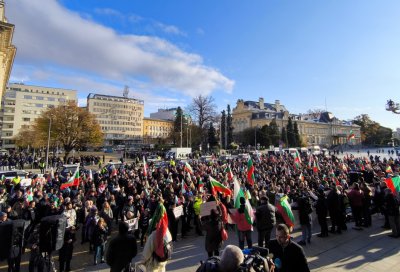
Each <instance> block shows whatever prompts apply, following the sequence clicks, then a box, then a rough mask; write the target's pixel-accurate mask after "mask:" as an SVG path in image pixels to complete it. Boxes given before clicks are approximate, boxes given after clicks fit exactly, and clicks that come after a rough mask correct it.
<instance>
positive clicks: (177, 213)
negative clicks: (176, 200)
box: [173, 205, 183, 219]
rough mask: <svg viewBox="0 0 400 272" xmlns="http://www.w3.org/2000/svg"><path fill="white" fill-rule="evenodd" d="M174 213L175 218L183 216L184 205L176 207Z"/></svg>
mask: <svg viewBox="0 0 400 272" xmlns="http://www.w3.org/2000/svg"><path fill="white" fill-rule="evenodd" d="M173 213H174V216H175V219H178V218H179V217H181V216H182V215H183V206H182V205H180V206H178V207H176V208H174V210H173Z"/></svg>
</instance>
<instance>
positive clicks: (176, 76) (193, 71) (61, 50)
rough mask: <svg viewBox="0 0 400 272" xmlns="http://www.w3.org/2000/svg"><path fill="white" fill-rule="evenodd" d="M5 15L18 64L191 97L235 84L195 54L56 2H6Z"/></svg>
mask: <svg viewBox="0 0 400 272" xmlns="http://www.w3.org/2000/svg"><path fill="white" fill-rule="evenodd" d="M43 7H46V8H43ZM6 12H7V18H8V20H9V22H10V23H12V24H15V33H14V38H13V43H14V44H15V45H16V46H17V49H18V51H17V57H16V61H15V62H16V63H17V64H21V65H30V66H33V67H43V66H54V67H58V68H60V69H61V68H62V69H63V70H65V71H70V70H75V71H81V72H82V73H85V74H91V75H95V76H96V77H97V78H103V79H107V80H110V81H119V82H126V81H135V80H138V79H140V80H141V81H144V82H147V83H148V84H150V85H151V86H152V87H153V88H161V87H162V88H165V89H169V90H171V91H173V92H178V93H182V94H185V95H187V96H191V97H194V96H197V95H199V94H203V95H209V94H211V93H212V92H213V91H215V90H223V91H226V92H231V91H232V88H233V86H234V81H233V80H231V79H229V78H227V77H226V76H224V75H223V74H222V73H221V72H220V71H218V70H217V69H216V68H213V67H209V66H206V65H205V64H204V63H203V59H202V57H201V56H199V55H196V54H191V53H187V52H185V51H183V50H181V49H179V48H178V47H176V46H175V45H173V44H172V43H170V42H168V41H166V40H163V39H160V38H157V37H149V36H138V35H119V34H117V33H116V32H115V31H114V30H113V29H111V28H108V27H105V26H102V25H100V24H98V23H95V22H93V21H91V20H89V19H85V18H82V17H81V16H80V15H79V14H77V13H74V12H72V11H70V10H67V9H65V8H64V7H62V6H61V5H60V4H59V3H58V2H57V1H56V0H41V1H24V0H13V1H10V2H9V3H7V9H6ZM103 12H106V10H103ZM107 12H108V13H113V12H112V10H108V11H107ZM170 31H173V28H171V30H170ZM52 76H54V75H52Z"/></svg>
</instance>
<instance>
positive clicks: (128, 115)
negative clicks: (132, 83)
mask: <svg viewBox="0 0 400 272" xmlns="http://www.w3.org/2000/svg"><path fill="white" fill-rule="evenodd" d="M87 108H88V111H89V112H91V113H92V114H94V115H95V116H96V119H97V121H98V122H99V124H100V126H101V129H102V131H103V133H104V144H105V145H120V144H125V145H129V144H134V143H140V142H142V133H143V113H144V101H143V100H139V99H134V98H128V97H119V96H111V95H103V94H93V93H91V94H89V95H88V97H87Z"/></svg>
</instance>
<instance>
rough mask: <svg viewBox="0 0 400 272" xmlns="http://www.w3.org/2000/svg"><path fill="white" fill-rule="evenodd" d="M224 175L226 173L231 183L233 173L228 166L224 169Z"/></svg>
mask: <svg viewBox="0 0 400 272" xmlns="http://www.w3.org/2000/svg"><path fill="white" fill-rule="evenodd" d="M225 173H227V176H228V180H229V181H232V180H233V173H232V170H231V168H230V167H229V165H228V166H227V167H226V168H225Z"/></svg>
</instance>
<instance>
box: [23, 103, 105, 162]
mask: <svg viewBox="0 0 400 272" xmlns="http://www.w3.org/2000/svg"><path fill="white" fill-rule="evenodd" d="M50 122H51V127H50ZM49 127H50V146H55V145H56V144H59V145H60V146H62V147H63V149H64V151H65V157H64V158H65V160H66V159H67V158H68V156H69V153H70V152H71V151H72V150H73V149H75V150H79V149H81V148H85V147H93V146H100V145H102V143H103V133H102V131H101V127H100V125H99V124H98V122H97V120H96V118H95V116H94V115H93V114H91V113H89V112H88V111H87V110H85V109H83V108H80V107H78V106H77V104H76V103H75V102H73V101H70V102H68V103H66V104H64V105H60V106H58V107H55V108H50V109H48V110H47V111H44V112H43V113H42V114H41V115H40V117H39V118H37V119H36V120H35V123H34V125H33V128H32V129H29V128H27V129H29V130H31V131H32V132H33V134H34V135H35V138H33V139H35V141H37V142H36V144H37V145H39V146H43V147H44V146H46V145H47V139H48V132H49ZM21 135H22V136H23V135H26V131H25V130H24V129H23V130H21V131H20V132H19V135H17V137H20V136H21Z"/></svg>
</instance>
